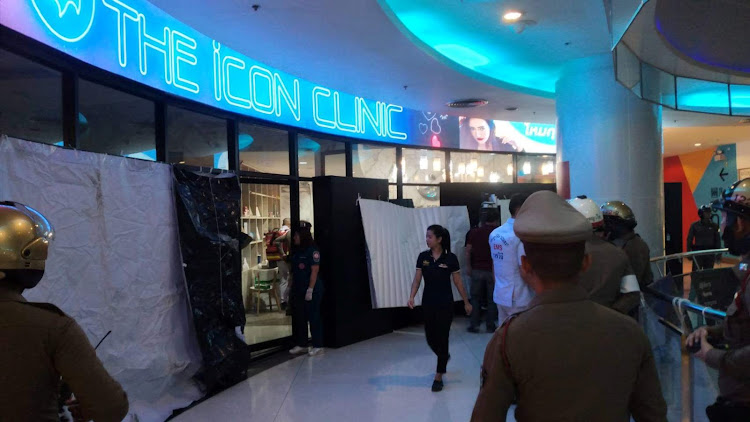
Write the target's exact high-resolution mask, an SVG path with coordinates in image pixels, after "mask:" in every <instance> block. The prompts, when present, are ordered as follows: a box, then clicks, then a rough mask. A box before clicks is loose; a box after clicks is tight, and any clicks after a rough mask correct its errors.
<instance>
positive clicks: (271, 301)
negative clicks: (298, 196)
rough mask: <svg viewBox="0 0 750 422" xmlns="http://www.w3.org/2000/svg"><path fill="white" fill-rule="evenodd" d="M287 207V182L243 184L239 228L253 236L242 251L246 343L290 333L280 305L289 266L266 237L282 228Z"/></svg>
mask: <svg viewBox="0 0 750 422" xmlns="http://www.w3.org/2000/svg"><path fill="white" fill-rule="evenodd" d="M289 210H290V195H289V185H265V184H243V185H242V217H241V222H242V226H241V227H242V231H243V232H245V233H247V234H249V235H250V236H251V237H252V239H253V240H252V242H250V245H248V246H247V247H245V248H244V249H243V250H242V297H243V301H244V304H245V312H246V313H247V314H248V315H247V322H246V325H245V333H244V334H245V339H246V340H247V342H248V344H257V343H262V342H265V341H269V340H274V339H278V338H283V337H288V336H290V335H292V319H291V317H290V316H287V315H286V312H285V311H283V310H282V309H281V307H280V304H281V300H282V294H283V293H284V290H285V289H286V287H287V283H288V281H289V268H288V265H287V264H286V263H285V262H283V261H279V260H277V259H276V258H275V257H274V251H272V250H269V248H268V247H267V246H266V240H267V239H273V238H274V237H275V236H276V235H277V234H278V232H279V230H280V229H281V228H282V226H283V224H284V219H285V218H288V217H289ZM274 233H276V235H275V234H274ZM285 250H288V248H286V249H285Z"/></svg>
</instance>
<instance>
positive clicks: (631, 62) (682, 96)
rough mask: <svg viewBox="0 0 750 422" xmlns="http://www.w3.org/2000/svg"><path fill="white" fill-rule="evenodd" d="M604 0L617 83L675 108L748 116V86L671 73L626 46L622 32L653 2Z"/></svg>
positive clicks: (718, 77) (749, 98)
mask: <svg viewBox="0 0 750 422" xmlns="http://www.w3.org/2000/svg"><path fill="white" fill-rule="evenodd" d="M603 1H604V7H605V11H606V13H607V22H608V24H609V29H610V36H611V39H612V44H611V45H612V52H613V55H614V61H615V76H616V78H617V81H618V82H620V83H621V84H622V85H624V86H625V87H626V88H628V89H629V90H631V91H632V92H633V93H634V94H635V95H637V96H638V97H639V98H642V99H644V100H646V101H650V102H652V103H655V104H659V105H662V106H664V107H668V108H671V109H674V110H682V111H693V112H698V113H711V114H722V115H728V116H750V85H745V84H735V83H727V82H726V81H727V80H728V79H730V78H727V77H726V76H725V75H723V73H719V74H716V78H717V79H721V80H723V82H722V81H721V80H708V79H696V78H690V77H685V76H683V75H678V74H674V73H672V72H669V71H667V70H664V69H660V68H659V67H658V66H655V65H654V63H649V62H647V61H644V60H643V59H642V56H640V55H639V54H636V53H635V52H634V51H633V50H632V49H631V48H630V47H629V46H628V44H627V43H626V42H625V39H626V38H627V37H625V34H626V32H627V31H628V30H629V28H630V27H631V25H632V24H633V22H634V21H635V20H636V18H637V17H639V14H640V13H646V11H647V10H649V9H648V8H644V6H645V5H646V4H649V5H651V4H652V3H649V0H603ZM644 19H645V18H644ZM635 26H637V25H635ZM633 30H634V31H637V30H639V29H633ZM640 30H642V29H640ZM631 38H632V37H631ZM641 48H643V47H641ZM636 51H640V50H638V49H636ZM677 60H679V59H677Z"/></svg>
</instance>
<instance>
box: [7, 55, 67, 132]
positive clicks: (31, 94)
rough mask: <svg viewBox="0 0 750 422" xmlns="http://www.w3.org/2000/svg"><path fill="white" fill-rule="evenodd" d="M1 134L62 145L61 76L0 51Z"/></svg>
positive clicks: (29, 61) (31, 62)
mask: <svg viewBox="0 0 750 422" xmlns="http://www.w3.org/2000/svg"><path fill="white" fill-rule="evenodd" d="M0 97H2V101H0V133H2V134H5V135H8V136H12V137H14V138H19V139H25V140H28V141H35V142H43V143H45V144H55V145H60V146H62V145H63V125H62V74H60V72H56V71H54V70H52V69H49V68H47V67H44V66H42V65H40V64H37V63H35V62H33V61H31V60H27V59H25V58H23V57H20V56H17V55H15V54H12V53H9V52H7V51H4V50H0Z"/></svg>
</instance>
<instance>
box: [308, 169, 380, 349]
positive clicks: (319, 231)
mask: <svg viewBox="0 0 750 422" xmlns="http://www.w3.org/2000/svg"><path fill="white" fill-rule="evenodd" d="M313 198H314V202H315V241H316V242H317V244H318V247H319V248H320V256H321V259H320V275H321V279H322V280H323V282H324V283H325V284H324V286H325V295H324V297H323V304H322V313H323V330H324V333H323V336H324V343H325V345H326V347H342V346H346V345H349V344H352V343H355V342H358V341H362V340H366V339H370V338H373V337H376V336H379V335H382V334H386V333H389V332H391V331H392V330H393V326H392V317H391V315H392V310H390V309H372V300H371V296H370V281H369V272H368V268H367V243H366V241H365V233H364V228H363V227H362V216H361V214H360V211H359V206H358V204H357V199H358V198H362V199H376V200H383V201H386V200H388V181H387V180H374V179H352V178H343V177H330V176H329V177H318V178H315V179H313Z"/></svg>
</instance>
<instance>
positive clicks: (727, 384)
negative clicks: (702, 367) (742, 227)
mask: <svg viewBox="0 0 750 422" xmlns="http://www.w3.org/2000/svg"><path fill="white" fill-rule="evenodd" d="M749 265H750V260H747V259H746V260H743V261H742V262H740V264H739V265H738V266H737V267H735V269H734V271H735V275H736V276H737V278H738V279H739V280H740V289H742V283H743V282H744V281H745V279H746V278H747V276H748V266H749ZM738 294H739V293H738ZM741 300H742V306H741V307H738V306H737V304H736V303H735V302H732V304H731V305H729V308H727V319H726V321H725V322H724V324H722V325H717V326H714V327H710V328H709V329H708V331H709V335H710V336H711V337H712V338H713V339H722V338H723V339H724V341H726V342H727V343H728V345H729V350H720V349H713V350H711V351H709V352H708V355H707V356H706V363H707V364H708V365H709V366H710V367H712V368H715V369H718V370H719V395H720V396H721V397H722V398H725V399H727V400H729V401H731V402H734V403H741V404H744V405H746V406H750V312H749V311H748V310H750V287H748V288H746V289H745V292H744V294H743V295H742V299H741Z"/></svg>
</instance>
